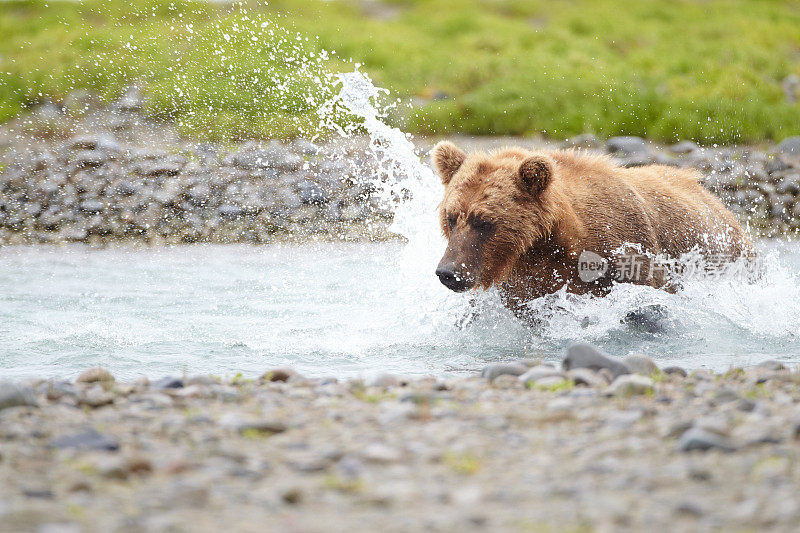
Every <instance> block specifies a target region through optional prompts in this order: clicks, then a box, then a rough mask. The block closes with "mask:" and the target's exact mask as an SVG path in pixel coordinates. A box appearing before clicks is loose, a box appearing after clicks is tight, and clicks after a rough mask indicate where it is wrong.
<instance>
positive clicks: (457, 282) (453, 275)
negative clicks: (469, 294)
mask: <svg viewBox="0 0 800 533" xmlns="http://www.w3.org/2000/svg"><path fill="white" fill-rule="evenodd" d="M436 275H437V276H438V277H439V281H441V282H442V285H444V286H445V287H447V288H448V289H450V290H451V291H455V292H464V291H466V290H467V289H471V288H472V286H473V285H474V284H475V283H474V281H473V280H472V279H471V276H469V275H465V274H464V273H462V272H461V271H460V270H459V269H457V268H456V266H455V264H453V263H447V264H444V265H442V264H440V265H439V266H438V267H437V268H436Z"/></svg>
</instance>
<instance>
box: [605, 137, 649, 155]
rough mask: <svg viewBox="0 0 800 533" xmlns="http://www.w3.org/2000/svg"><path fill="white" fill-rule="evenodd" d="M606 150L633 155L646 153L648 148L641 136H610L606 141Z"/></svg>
mask: <svg viewBox="0 0 800 533" xmlns="http://www.w3.org/2000/svg"><path fill="white" fill-rule="evenodd" d="M606 150H607V151H608V152H609V153H612V154H619V155H633V154H642V153H647V152H649V151H650V149H649V148H648V146H647V143H646V142H645V141H644V139H642V138H641V137H630V136H628V137H625V136H623V137H612V138H610V139H609V140H608V141H606Z"/></svg>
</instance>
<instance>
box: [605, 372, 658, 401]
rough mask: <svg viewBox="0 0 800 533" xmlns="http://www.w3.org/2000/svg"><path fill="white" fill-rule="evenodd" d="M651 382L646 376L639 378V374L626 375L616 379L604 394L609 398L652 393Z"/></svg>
mask: <svg viewBox="0 0 800 533" xmlns="http://www.w3.org/2000/svg"><path fill="white" fill-rule="evenodd" d="M652 390H653V380H652V379H650V378H649V377H647V376H640V375H639V374H626V375H622V376H619V377H617V379H615V380H614V382H613V383H611V385H609V386H608V388H607V389H606V391H605V393H606V394H608V395H611V396H621V397H628V396H635V395H637V394H646V393H648V392H652Z"/></svg>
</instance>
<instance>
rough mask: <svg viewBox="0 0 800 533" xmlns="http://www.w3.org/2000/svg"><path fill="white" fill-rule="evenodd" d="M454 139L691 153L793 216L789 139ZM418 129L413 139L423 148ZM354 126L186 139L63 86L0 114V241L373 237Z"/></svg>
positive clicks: (640, 156) (629, 161)
mask: <svg viewBox="0 0 800 533" xmlns="http://www.w3.org/2000/svg"><path fill="white" fill-rule="evenodd" d="M453 140H454V141H455V142H457V143H459V144H461V145H463V146H465V147H466V148H467V149H487V148H491V147H499V146H503V145H513V144H519V145H524V146H529V147H544V146H548V147H561V146H574V147H577V148H580V149H586V150H598V151H601V152H606V153H609V154H611V155H613V156H614V157H615V158H617V159H618V160H619V161H620V162H621V163H622V164H624V165H628V166H631V165H642V164H647V163H664V164H671V165H678V166H692V167H696V168H698V169H699V170H701V171H702V172H703V173H704V175H705V184H706V185H707V186H708V187H709V188H710V189H711V190H712V191H714V192H715V193H717V194H719V195H720V196H721V197H722V198H723V200H724V201H725V202H726V204H727V205H728V206H729V207H730V208H731V209H732V210H733V211H734V212H736V213H737V214H738V215H739V216H740V217H741V218H742V220H743V221H744V222H747V223H749V224H750V225H751V227H752V228H753V230H754V232H757V233H764V234H768V235H783V234H789V233H794V232H796V231H797V230H798V228H800V202H799V201H798V195H800V138H789V139H786V140H784V141H782V142H781V143H780V144H778V145H777V146H766V147H761V148H756V147H722V148H718V147H700V146H697V145H696V144H694V143H692V142H681V143H678V144H676V145H674V146H655V145H652V144H650V143H648V142H646V141H644V140H642V139H639V138H636V137H616V138H612V139H609V140H608V141H606V142H601V141H599V140H598V139H596V138H595V137H593V136H591V135H584V136H581V137H579V138H576V139H573V140H571V141H569V142H567V143H557V142H547V141H544V140H541V139H517V138H496V139H494V138H455V139H453ZM433 141H434V140H432V139H417V140H416V143H417V145H418V146H419V147H420V148H421V150H422V151H423V153H425V152H426V151H427V150H428V149H429V148H430V147H431V145H432V144H433ZM376 175H378V176H380V175H381V170H380V166H379V165H377V164H376V163H375V161H374V159H373V158H372V156H370V155H369V152H368V150H367V142H366V140H365V139H355V140H351V141H347V142H343V141H340V142H333V143H319V144H314V143H312V142H309V141H306V140H295V141H291V142H285V143H284V142H279V141H264V142H243V143H233V144H224V143H211V142H202V143H198V142H194V141H191V140H187V139H184V138H181V137H180V136H179V135H178V134H177V132H176V129H175V128H174V127H173V125H171V124H169V123H165V122H159V121H155V120H153V119H152V118H150V117H147V116H145V115H143V114H142V111H141V102H140V101H139V100H138V96H137V95H136V93H135V92H134V93H131V94H128V95H126V96H125V97H124V98H122V99H121V100H119V101H117V102H114V103H113V104H112V105H111V106H104V105H101V104H99V103H97V102H95V101H94V100H93V99H92V98H91V97H89V96H87V95H83V97H82V98H81V97H78V96H75V97H72V98H68V99H66V100H65V102H64V103H63V104H62V105H61V106H56V105H55V104H47V103H45V104H43V105H41V106H39V107H38V108H36V109H34V110H33V111H32V112H31V113H30V114H29V115H27V116H25V117H23V118H21V119H18V120H15V121H13V122H10V123H7V124H4V125H1V126H0V244H4V243H11V244H20V243H52V242H89V243H92V244H103V243H105V242H110V241H132V242H144V243H149V244H164V243H166V244H177V243H193V242H214V243H229V242H249V243H262V242H271V241H275V240H285V239H299V240H305V239H308V238H321V239H334V240H341V239H345V240H353V239H362V238H373V239H374V238H387V237H389V235H388V233H387V226H388V222H389V221H390V219H391V211H390V210H389V209H387V208H386V206H382V205H379V203H378V202H377V201H376V198H374V197H373V189H372V187H371V186H370V184H369V180H370V179H372V178H374V177H375V176H376Z"/></svg>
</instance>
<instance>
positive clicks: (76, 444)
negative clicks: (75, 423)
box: [50, 429, 119, 451]
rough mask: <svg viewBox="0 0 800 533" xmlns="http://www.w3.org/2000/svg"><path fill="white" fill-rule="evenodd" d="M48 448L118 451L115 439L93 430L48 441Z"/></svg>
mask: <svg viewBox="0 0 800 533" xmlns="http://www.w3.org/2000/svg"><path fill="white" fill-rule="evenodd" d="M50 447H51V448H57V449H69V448H73V449H77V450H105V451H116V450H118V449H119V443H118V442H117V441H116V440H115V439H112V438H111V437H108V436H106V435H103V434H101V433H99V432H97V430H95V429H87V430H84V431H81V432H78V433H71V434H68V435H63V436H61V437H58V438H55V439H53V440H51V441H50Z"/></svg>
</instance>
